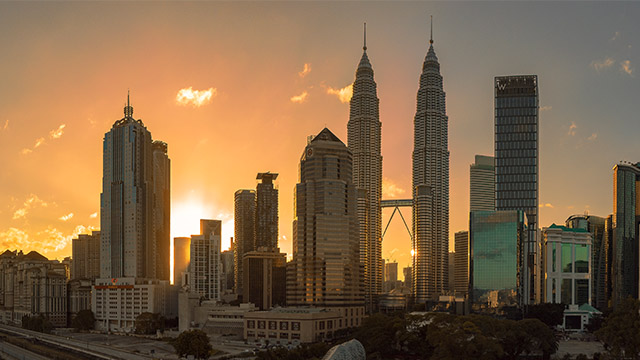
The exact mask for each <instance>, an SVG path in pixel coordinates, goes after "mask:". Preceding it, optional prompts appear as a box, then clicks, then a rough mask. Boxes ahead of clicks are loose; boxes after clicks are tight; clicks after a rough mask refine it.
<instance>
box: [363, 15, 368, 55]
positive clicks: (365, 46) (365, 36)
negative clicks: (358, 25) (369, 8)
mask: <svg viewBox="0 0 640 360" xmlns="http://www.w3.org/2000/svg"><path fill="white" fill-rule="evenodd" d="M362 50H364V51H367V23H366V22H365V23H364V46H363V47H362Z"/></svg>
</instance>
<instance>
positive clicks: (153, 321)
mask: <svg viewBox="0 0 640 360" xmlns="http://www.w3.org/2000/svg"><path fill="white" fill-rule="evenodd" d="M135 327H136V328H135V330H136V334H144V335H153V334H155V333H156V332H157V331H158V330H160V331H164V317H162V316H160V314H158V313H155V314H153V313H150V312H143V313H142V314H140V315H138V317H137V318H136V324H135Z"/></svg>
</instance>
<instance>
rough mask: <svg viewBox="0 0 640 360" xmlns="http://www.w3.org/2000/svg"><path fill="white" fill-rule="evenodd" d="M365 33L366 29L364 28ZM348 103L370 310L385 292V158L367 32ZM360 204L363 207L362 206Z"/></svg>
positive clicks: (366, 293) (365, 288) (348, 128)
mask: <svg viewBox="0 0 640 360" xmlns="http://www.w3.org/2000/svg"><path fill="white" fill-rule="evenodd" d="M365 31H366V29H365ZM362 49H363V53H362V57H361V58H360V63H359V64H358V68H357V69H356V76H355V81H354V82H353V95H352V97H351V101H350V104H349V122H348V124H347V144H348V147H349V150H351V153H352V156H353V184H354V185H355V186H356V188H358V189H362V190H364V191H363V192H362V193H361V194H359V197H358V198H359V200H361V202H362V204H361V205H362V206H358V217H359V218H360V223H361V230H360V243H361V245H360V259H361V261H362V264H363V265H364V293H365V302H366V305H367V309H368V311H372V310H373V308H374V304H375V303H376V300H375V299H376V296H377V295H378V294H379V293H381V292H382V283H383V281H384V279H383V278H382V271H383V269H382V208H381V207H380V200H381V199H382V155H381V150H380V149H381V130H382V123H381V122H380V112H379V108H378V106H379V102H380V100H379V99H378V95H377V85H376V82H375V80H374V79H373V67H372V66H371V63H370V62H369V57H368V56H367V44H366V32H365V44H364V46H363V48H362ZM359 205H360V204H359Z"/></svg>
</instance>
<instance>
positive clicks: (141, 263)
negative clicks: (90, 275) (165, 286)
mask: <svg viewBox="0 0 640 360" xmlns="http://www.w3.org/2000/svg"><path fill="white" fill-rule="evenodd" d="M103 151H104V153H103V177H102V194H101V195H100V229H101V233H100V238H101V239H100V242H101V247H100V277H101V278H119V277H131V278H134V277H138V278H150V279H155V278H157V277H158V275H162V276H163V277H165V278H166V280H168V279H169V274H168V272H166V273H165V270H168V268H169V265H168V263H167V264H166V266H165V264H164V263H162V262H163V261H164V259H165V257H166V261H169V258H168V256H166V255H167V254H168V253H169V246H170V244H169V241H168V238H167V239H165V237H168V236H169V233H168V230H167V229H168V226H169V225H168V219H169V207H168V202H169V193H168V191H169V190H168V182H169V164H168V161H169V160H168V157H167V156H166V144H165V145H164V146H157V150H156V155H157V156H154V146H153V142H152V139H151V133H150V132H149V131H148V130H147V128H146V127H145V126H144V124H143V123H142V120H136V119H134V118H133V107H132V106H131V105H130V103H129V99H128V97H127V105H126V106H125V108H124V118H122V119H121V120H118V121H116V122H115V123H114V124H113V127H112V128H111V130H110V131H109V132H107V133H106V134H105V136H104V143H103ZM154 158H157V159H158V161H159V163H158V164H157V166H156V164H155V163H154ZM155 176H158V177H161V178H159V179H157V180H158V181H157V184H158V188H156V179H155ZM154 200H155V201H156V202H157V201H160V203H154ZM156 215H158V217H157V218H156ZM156 226H159V227H160V229H156ZM165 247H166V249H165ZM159 268H161V269H162V270H161V271H160V272H161V274H158V269H159Z"/></svg>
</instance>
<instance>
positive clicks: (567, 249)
mask: <svg viewBox="0 0 640 360" xmlns="http://www.w3.org/2000/svg"><path fill="white" fill-rule="evenodd" d="M571 255H572V254H571V244H562V272H565V273H567V272H573V263H572V262H571V260H572V256H571ZM563 281H564V280H563ZM563 287H564V285H563ZM563 291H564V290H563ZM563 302H564V301H563ZM565 304H568V303H565Z"/></svg>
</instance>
